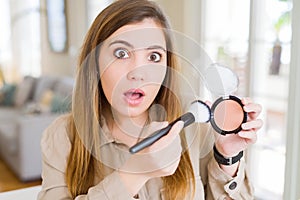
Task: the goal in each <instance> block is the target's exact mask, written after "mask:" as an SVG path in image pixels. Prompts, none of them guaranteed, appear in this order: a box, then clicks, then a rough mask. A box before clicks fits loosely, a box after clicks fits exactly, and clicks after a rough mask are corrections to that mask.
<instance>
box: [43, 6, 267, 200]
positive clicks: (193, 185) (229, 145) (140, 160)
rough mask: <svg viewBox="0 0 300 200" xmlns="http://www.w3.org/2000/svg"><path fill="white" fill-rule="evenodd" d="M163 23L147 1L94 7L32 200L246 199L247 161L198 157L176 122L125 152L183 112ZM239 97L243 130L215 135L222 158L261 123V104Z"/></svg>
mask: <svg viewBox="0 0 300 200" xmlns="http://www.w3.org/2000/svg"><path fill="white" fill-rule="evenodd" d="M169 30H170V27H169V24H168V21H167V19H166V17H165V15H164V14H163V13H162V11H161V10H160V9H159V7H158V6H157V5H156V4H155V3H153V2H150V1H146V0H119V1H116V2H114V3H113V4H111V5H110V6H109V7H107V8H106V9H105V10H103V11H102V12H101V13H100V14H99V15H98V16H97V18H96V19H95V21H94V23H93V24H92V26H91V28H90V30H89V32H88V34H87V36H86V40H85V43H84V45H83V48H82V51H81V55H80V59H79V65H78V69H77V75H76V86H75V89H74V94H73V104H72V112H71V114H70V115H66V116H62V117H60V118H59V119H57V120H56V121H55V122H54V123H53V124H52V125H51V126H50V127H49V128H47V130H46V131H45V133H44V136H43V139H42V143H41V145H42V153H43V173H42V178H43V184H42V191H41V192H40V193H39V196H38V199H78V200H79V199H91V200H92V199H172V200H173V199H224V198H232V199H252V198H253V196H252V195H253V194H252V188H251V186H250V184H249V182H248V179H247V176H246V175H245V165H244V162H243V161H242V160H238V161H237V162H236V163H234V164H231V165H223V164H218V163H217V162H216V160H215V159H214V158H213V157H212V156H211V154H209V155H207V156H206V157H205V158H203V159H201V161H200V158H199V151H200V149H199V148H195V146H188V145H187V144H188V143H189V141H188V139H187V138H185V137H184V134H183V130H182V127H183V123H182V122H180V121H179V122H177V123H176V124H175V125H174V126H173V127H172V129H171V130H170V132H169V133H168V134H167V135H166V136H164V137H163V138H161V139H160V140H159V141H157V142H155V143H154V144H153V145H151V146H150V147H148V148H146V149H144V150H143V151H142V152H140V153H137V154H134V155H130V154H128V148H129V147H131V146H132V145H134V144H135V143H136V142H137V141H138V140H139V139H140V138H142V137H145V136H147V135H149V134H151V133H152V132H153V131H156V130H158V129H160V128H163V127H165V126H167V124H168V123H167V121H168V122H170V121H173V120H174V119H175V118H177V117H178V116H179V115H181V114H182V113H181V112H182V111H181V104H180V101H179V99H178V98H177V96H176V85H175V84H176V80H175V78H176V77H175V73H176V72H177V63H176V58H175V55H174V54H173V53H172V48H173V47H172V42H171V39H170V33H169ZM243 103H244V105H245V106H244V109H245V111H247V112H248V113H249V121H248V122H247V123H245V124H243V131H241V132H240V133H238V134H236V135H230V136H226V137H222V138H220V139H218V140H216V143H215V147H216V149H217V150H218V152H219V153H220V154H221V155H223V156H224V157H233V156H235V155H236V154H238V153H239V152H241V151H243V150H245V149H246V148H247V147H248V145H249V144H251V143H254V142H255V140H256V131H257V130H258V129H259V128H260V127H261V121H260V120H259V119H256V118H257V115H258V114H259V113H260V110H261V108H260V106H259V105H257V104H254V103H252V102H251V100H250V99H243ZM153 110H154V111H153ZM161 110H162V111H161ZM153 113H154V114H153ZM195 131H200V130H198V129H195ZM202 131H203V130H202ZM179 133H180V134H179ZM197 141H198V140H197ZM197 141H195V144H196V146H197V144H198V143H197ZM200 175H201V178H200Z"/></svg>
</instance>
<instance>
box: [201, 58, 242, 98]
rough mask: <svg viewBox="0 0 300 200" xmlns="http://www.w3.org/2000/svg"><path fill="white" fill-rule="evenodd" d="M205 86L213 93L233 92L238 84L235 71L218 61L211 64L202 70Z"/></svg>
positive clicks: (224, 93)
mask: <svg viewBox="0 0 300 200" xmlns="http://www.w3.org/2000/svg"><path fill="white" fill-rule="evenodd" d="M204 79H205V83H206V87H207V88H208V90H209V91H210V92H211V93H213V94H214V95H218V96H224V95H229V94H232V93H233V92H235V91H236V90H237V88H238V85H239V79H238V76H237V75H236V73H234V71H232V70H231V69H229V68H228V67H225V66H223V65H220V64H218V63H213V64H211V65H210V66H209V67H208V68H207V69H206V70H205V72H204Z"/></svg>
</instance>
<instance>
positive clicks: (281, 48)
mask: <svg viewBox="0 0 300 200" xmlns="http://www.w3.org/2000/svg"><path fill="white" fill-rule="evenodd" d="M111 2H112V0H74V1H71V0H0V27H1V31H0V137H1V138H0V143H1V141H2V144H1V146H2V148H1V146H0V160H1V161H0V163H1V164H0V192H3V191H7V190H13V189H17V188H21V187H28V186H31V185H39V184H40V179H39V173H40V166H39V164H38V163H39V161H40V157H39V154H38V153H39V150H38V149H36V150H34V149H33V147H32V145H28V147H26V145H25V144H27V143H28V142H26V139H24V137H25V138H26V137H27V135H26V134H28V133H27V132H36V133H35V134H34V135H33V136H32V137H33V138H36V139H35V140H36V142H35V143H36V145H38V142H39V140H38V139H39V138H40V134H41V133H40V132H41V131H40V130H43V128H44V127H46V126H47V125H48V124H49V123H50V122H51V121H52V120H53V118H54V117H55V116H57V115H59V114H60V113H62V112H64V111H67V110H68V105H69V104H68V102H66V99H68V97H70V94H69V92H70V91H71V89H66V91H64V92H61V91H58V87H59V88H61V85H60V84H62V83H63V87H64V86H66V85H67V86H70V85H71V87H72V83H73V82H72V79H73V77H74V72H75V68H76V63H77V56H78V53H79V51H80V48H81V45H82V43H83V40H84V36H85V34H86V32H87V30H88V28H89V26H90V25H91V23H92V21H93V19H94V18H95V17H96V16H97V14H98V13H99V12H100V11H101V10H102V9H103V8H105V7H106V6H107V5H109V4H110V3H111ZM157 2H158V3H159V4H160V5H161V7H162V8H163V10H165V11H166V13H167V14H168V16H169V18H170V21H171V24H172V25H173V28H174V29H176V30H178V31H179V32H182V33H184V34H185V35H187V36H189V37H191V38H193V40H195V41H196V42H197V43H198V44H199V45H200V46H202V47H203V49H204V50H205V51H206V52H207V53H208V55H209V56H210V57H211V58H212V59H213V61H216V62H219V63H221V64H224V65H227V66H229V67H231V68H232V69H233V70H234V71H235V72H236V73H237V74H238V75H239V78H240V86H239V89H238V92H237V93H238V95H239V96H250V97H251V98H253V99H254V100H255V101H256V102H259V103H261V104H262V106H263V109H264V110H263V113H262V115H261V118H263V120H264V127H263V128H262V130H260V131H259V133H258V142H257V143H256V144H255V145H253V146H252V147H251V148H250V149H249V150H248V151H247V153H246V159H247V162H248V171H249V174H250V179H251V180H252V182H253V184H254V186H255V194H256V198H257V199H263V200H268V199H270V200H271V199H272V200H276V199H291V200H292V199H293V200H294V199H299V198H300V191H299V188H300V171H299V167H298V166H299V164H300V153H299V152H300V137H299V136H298V135H299V133H300V127H299V124H300V117H299V113H300V107H299V105H298V102H300V93H299V91H300V82H299V80H298V79H299V76H300V70H299V69H300V60H299V57H300V53H299V52H300V16H299V15H300V2H299V1H297V0H294V1H293V0H189V1H183V0H157ZM26 77H27V78H26ZM29 79H30V80H32V81H31V82H30V81H28V80H29ZM29 82H30V83H29ZM50 83H51V84H50ZM25 91H26V92H25ZM24 93H26V94H24ZM57 94H60V95H57ZM59 97H60V98H59ZM20 99H21V100H22V101H21V100H20ZM12 108H13V109H14V111H11V109H12ZM16 110H18V111H16ZM12 113H13V114H12ZM9 116H10V117H11V118H9ZM16 116H17V117H16ZM41 118H42V119H44V120H43V123H40V122H37V121H35V120H37V119H41ZM12 121H13V122H12ZM37 123H38V124H43V125H41V126H40V127H35V128H33V127H32V126H34V124H37ZM7 124H9V125H7ZM28 124H29V125H30V127H26V125H28ZM22 130H25V131H23V132H22ZM22 134H25V135H22ZM29 143H30V142H29ZM4 146H5V148H3V147H4ZM21 146H22V147H21ZM24 146H25V147H24ZM36 148H38V147H36ZM7 151H11V152H9V153H7ZM26 151H29V152H28V155H22V152H26ZM30 151H35V152H36V151H38V152H36V153H37V154H36V156H37V159H35V158H33V156H32V155H33V154H32V153H31V152H30ZM28 162H29V163H28ZM30 163H31V167H30ZM32 163H35V164H34V165H35V166H37V167H36V169H34V170H35V171H33V169H32V165H33V164H32ZM1 165H2V166H1ZM16 165H17V166H18V167H16ZM27 165H29V166H28V167H26V166H27ZM4 172H5V173H11V175H10V176H9V177H4V176H3V173H4ZM7 183H9V184H7ZM297 189H298V190H297Z"/></svg>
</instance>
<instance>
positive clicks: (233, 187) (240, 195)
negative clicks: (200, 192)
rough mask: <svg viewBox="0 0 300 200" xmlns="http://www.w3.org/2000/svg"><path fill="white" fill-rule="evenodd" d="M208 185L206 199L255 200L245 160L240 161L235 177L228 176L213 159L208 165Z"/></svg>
mask: <svg viewBox="0 0 300 200" xmlns="http://www.w3.org/2000/svg"><path fill="white" fill-rule="evenodd" d="M207 169H208V176H207V177H208V183H207V186H206V199H209V200H210V199H218V200H224V199H229V197H230V199H247V200H251V199H254V197H253V188H252V186H251V184H250V182H249V179H248V177H247V173H246V165H245V162H244V160H240V163H239V167H238V172H237V175H236V176H235V177H231V176H230V175H228V174H226V173H225V172H224V171H223V170H222V169H221V168H220V166H219V164H218V163H217V162H216V160H215V159H214V158H213V157H212V158H211V159H210V161H209V163H208V165H207Z"/></svg>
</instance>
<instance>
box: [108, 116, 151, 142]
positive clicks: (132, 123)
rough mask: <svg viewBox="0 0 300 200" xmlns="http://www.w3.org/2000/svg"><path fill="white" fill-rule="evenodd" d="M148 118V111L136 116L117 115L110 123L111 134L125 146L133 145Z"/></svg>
mask: <svg viewBox="0 0 300 200" xmlns="http://www.w3.org/2000/svg"><path fill="white" fill-rule="evenodd" d="M147 119H148V113H145V114H142V115H140V116H137V117H128V116H122V115H118V116H117V117H115V119H114V120H113V123H112V135H113V137H114V138H115V139H117V140H118V141H121V142H123V143H124V144H126V145H127V146H132V145H134V144H135V143H136V142H137V140H138V138H139V137H140V134H141V131H142V129H143V127H144V125H145V124H146V122H147Z"/></svg>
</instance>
